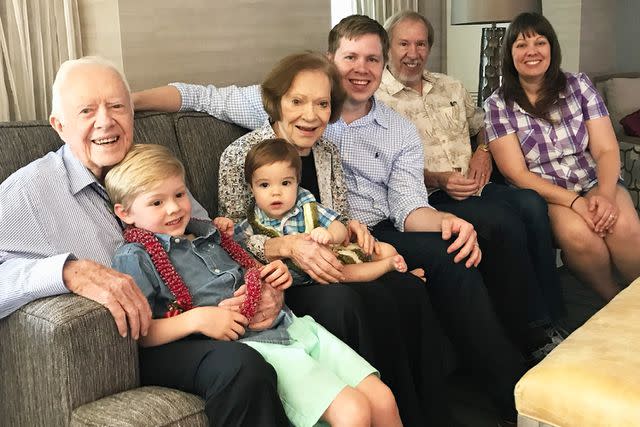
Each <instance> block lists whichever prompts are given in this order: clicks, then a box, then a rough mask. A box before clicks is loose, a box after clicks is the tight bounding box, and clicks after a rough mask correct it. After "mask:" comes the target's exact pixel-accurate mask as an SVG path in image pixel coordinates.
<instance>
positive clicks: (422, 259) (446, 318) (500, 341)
mask: <svg viewBox="0 0 640 427" xmlns="http://www.w3.org/2000/svg"><path fill="white" fill-rule="evenodd" d="M372 232H373V235H374V236H375V237H376V238H378V239H380V240H381V241H383V242H387V243H390V244H392V245H393V246H394V247H395V248H396V249H397V250H398V252H399V253H400V254H401V255H403V256H404V258H405V260H406V261H407V264H408V265H409V268H411V269H413V268H418V267H421V268H423V269H424V270H425V272H426V277H427V284H426V288H427V290H428V293H429V295H430V296H431V299H432V301H433V307H434V308H435V310H436V312H437V315H438V317H439V318H440V321H441V324H442V326H443V327H444V329H445V331H446V332H447V334H448V335H449V337H450V338H451V340H452V342H453V344H454V346H455V347H456V349H457V350H458V354H459V355H460V357H461V358H462V360H463V361H464V362H465V363H466V365H467V366H468V367H470V368H471V369H472V371H473V373H474V374H476V375H477V376H478V377H479V378H480V379H481V380H482V381H483V382H484V383H485V384H486V386H487V390H488V392H489V394H490V395H491V397H492V398H493V400H494V403H495V404H496V406H497V407H498V409H499V411H500V412H501V414H502V415H503V416H508V417H514V416H515V403H514V398H513V389H514V386H515V383H516V382H517V381H518V379H519V378H520V377H521V376H522V374H523V373H524V371H525V366H524V361H523V359H522V356H521V354H520V353H519V352H518V350H517V349H516V348H515V347H514V346H513V344H512V343H511V342H510V341H509V340H508V339H507V337H506V335H505V331H504V329H503V327H502V326H501V324H500V322H499V321H498V318H497V316H496V314H495V312H494V308H493V306H492V303H491V299H490V298H489V295H488V293H487V289H486V288H485V285H484V283H483V280H482V276H481V275H480V273H479V271H478V270H477V269H475V268H466V267H465V266H464V264H463V263H458V264H456V263H454V262H453V258H454V256H455V254H447V247H448V246H449V244H450V242H447V241H443V240H442V237H441V235H440V233H423V232H399V231H397V230H396V229H395V228H394V227H393V225H392V224H391V222H389V221H383V222H381V223H379V224H377V225H376V226H374V227H373V231H372ZM436 393H437V392H436Z"/></svg>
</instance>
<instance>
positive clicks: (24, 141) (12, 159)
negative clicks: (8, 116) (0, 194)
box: [0, 121, 63, 182]
mask: <svg viewBox="0 0 640 427" xmlns="http://www.w3.org/2000/svg"><path fill="white" fill-rule="evenodd" d="M0 135H2V138H0V153H2V155H1V156H0V182H2V181H4V180H5V179H7V177H8V176H9V175H11V174H12V173H13V172H14V171H16V170H18V169H20V168H21V167H23V166H25V165H26V164H28V163H30V162H31V161H32V160H33V159H37V158H39V157H42V156H44V155H45V154H47V153H48V152H49V151H55V150H57V149H58V148H59V147H60V146H61V145H62V144H63V142H62V140H61V139H60V138H59V137H58V135H57V134H56V131H55V130H53V128H52V127H51V126H50V125H49V124H48V123H47V122H45V121H31V122H4V123H0Z"/></svg>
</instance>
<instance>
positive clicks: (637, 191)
mask: <svg viewBox="0 0 640 427" xmlns="http://www.w3.org/2000/svg"><path fill="white" fill-rule="evenodd" d="M593 81H594V83H595V84H596V87H597V88H598V91H599V92H600V93H601V94H602V96H603V98H604V101H605V103H606V104H607V108H608V109H609V115H610V117H611V123H612V124H613V128H614V130H615V131H616V136H617V137H618V143H619V144H620V157H621V161H622V177H623V178H624V181H625V183H626V185H627V188H628V189H629V192H630V193H631V198H632V199H633V203H634V204H635V206H636V210H637V211H638V212H640V138H639V137H633V136H628V135H625V133H624V130H623V129H622V125H621V124H620V119H622V118H623V117H625V116H626V115H628V114H631V113H633V112H634V111H637V110H640V72H638V73H618V74H606V75H601V76H596V77H594V78H593Z"/></svg>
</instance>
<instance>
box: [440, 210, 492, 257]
mask: <svg viewBox="0 0 640 427" xmlns="http://www.w3.org/2000/svg"><path fill="white" fill-rule="evenodd" d="M454 234H456V235H457V236H458V237H456V239H455V240H454V241H453V243H451V245H449V247H448V248H447V253H449V254H450V253H453V252H455V251H458V253H457V254H456V256H455V257H454V259H453V261H454V262H456V263H457V262H460V261H462V260H463V259H465V258H466V260H467V261H466V262H465V266H466V267H467V268H470V267H472V266H473V267H477V266H478V264H480V261H481V260H482V251H481V250H480V245H478V233H476V230H475V229H474V228H473V225H472V224H470V223H468V222H467V221H465V220H463V219H461V218H458V217H456V216H454V215H451V214H446V215H444V216H443V218H442V239H443V240H449V239H450V238H451V237H452V236H453V235H454Z"/></svg>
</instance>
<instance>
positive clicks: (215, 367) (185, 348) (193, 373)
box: [140, 336, 289, 427]
mask: <svg viewBox="0 0 640 427" xmlns="http://www.w3.org/2000/svg"><path fill="white" fill-rule="evenodd" d="M140 376H141V381H142V384H143V385H158V386H163V387H170V388H176V389H178V390H183V391H186V392H189V393H193V394H196V395H198V396H200V397H202V398H203V399H204V401H205V408H204V409H205V413H206V414H207V417H208V419H209V425H212V426H214V425H215V426H247V427H249V426H258V425H259V426H274V427H275V426H288V425H289V421H288V420H287V417H286V415H285V413H284V409H283V408H282V402H281V401H280V398H279V397H278V392H277V386H276V373H275V371H274V369H273V368H272V367H271V365H269V364H268V363H267V362H265V360H264V359H263V358H262V356H260V354H259V353H258V352H257V351H255V350H254V349H252V348H251V347H249V346H247V345H245V344H242V343H239V342H225V341H214V340H212V339H211V338H208V337H196V336H192V337H187V338H185V339H182V340H180V341H174V342H172V343H169V344H165V345H161V346H158V347H149V348H140Z"/></svg>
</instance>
